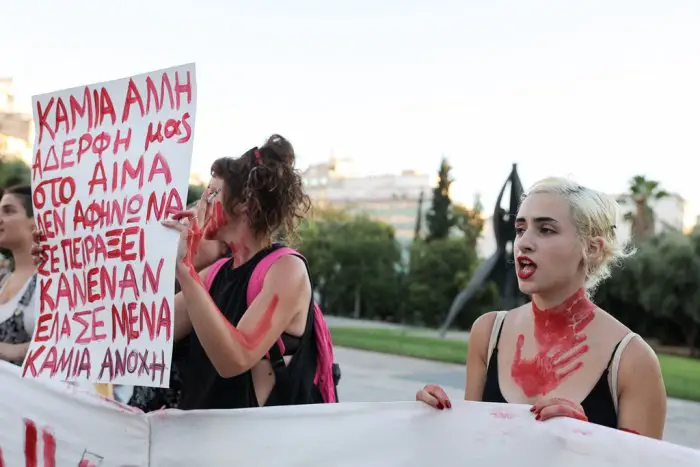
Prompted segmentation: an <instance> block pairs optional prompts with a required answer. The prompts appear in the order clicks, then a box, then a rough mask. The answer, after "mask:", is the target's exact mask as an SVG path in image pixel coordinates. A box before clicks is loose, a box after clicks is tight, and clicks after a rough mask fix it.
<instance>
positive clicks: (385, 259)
mask: <svg viewBox="0 0 700 467" xmlns="http://www.w3.org/2000/svg"><path fill="white" fill-rule="evenodd" d="M299 239H300V242H299V249H300V251H301V252H302V253H304V255H305V256H306V257H307V258H309V264H310V266H311V273H312V281H313V286H314V289H315V290H316V291H317V292H318V293H319V295H320V296H321V303H322V306H323V307H324V308H332V309H333V313H334V314H341V315H351V316H353V317H355V318H359V317H363V318H377V317H380V318H383V319H387V318H390V319H396V318H397V317H398V316H399V315H400V300H399V289H398V287H399V283H400V278H399V274H400V273H399V271H400V268H399V267H398V265H399V261H400V259H401V251H400V248H399V245H398V243H397V241H396V239H395V238H394V229H393V227H391V226H389V225H387V224H384V223H383V222H377V221H373V220H371V219H369V218H368V217H366V216H362V215H360V216H351V215H349V214H348V213H346V212H344V211H333V210H329V211H320V212H318V211H317V212H316V213H315V217H314V219H312V220H307V221H305V222H304V223H303V225H302V227H301V229H300V235H299Z"/></svg>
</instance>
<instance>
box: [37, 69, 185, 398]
mask: <svg viewBox="0 0 700 467" xmlns="http://www.w3.org/2000/svg"><path fill="white" fill-rule="evenodd" d="M196 103H197V83H196V73H195V66H194V64H189V65H183V66H178V67H173V68H168V69H165V70H158V71H153V72H150V73H145V74H142V75H138V76H132V77H129V78H124V79H119V80H115V81H108V82H103V83H96V84H90V85H86V86H81V87H77V88H73V89H66V90H62V91H57V92H53V93H49V94H43V95H39V96H34V97H33V99H32V104H33V108H34V123H35V140H34V157H33V163H32V200H33V203H34V210H35V218H36V223H37V227H38V228H39V229H41V230H42V231H43V232H44V233H45V234H46V236H47V239H46V243H45V254H46V257H47V261H46V262H45V264H44V265H43V266H42V267H40V268H39V276H38V278H39V280H38V283H37V289H36V293H37V299H36V301H35V302H36V307H37V309H36V315H37V316H38V321H37V323H36V327H35V330H34V335H33V339H32V344H31V346H30V348H29V352H28V354H27V357H26V360H25V362H24V365H23V375H24V376H26V377H31V378H38V379H57V380H64V381H90V382H94V383H116V384H124V385H142V386H158V387H166V386H167V385H168V384H169V375H170V360H171V354H172V339H173V329H174V308H173V298H174V284H175V254H174V253H175V251H176V245H177V234H176V233H175V232H173V231H170V230H168V229H166V228H165V227H163V226H162V225H161V223H160V221H161V220H162V219H164V218H166V217H167V216H168V215H169V214H172V213H174V212H177V211H180V210H183V209H184V208H185V204H186V199H187V187H188V180H189V169H190V160H191V156H192V145H193V138H194V128H195V112H196Z"/></svg>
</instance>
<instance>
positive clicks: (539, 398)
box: [416, 178, 666, 439]
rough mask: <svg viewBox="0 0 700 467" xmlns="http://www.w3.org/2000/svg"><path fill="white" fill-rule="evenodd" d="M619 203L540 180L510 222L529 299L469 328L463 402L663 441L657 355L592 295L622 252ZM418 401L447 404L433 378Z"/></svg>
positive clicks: (560, 181) (563, 183)
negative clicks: (518, 408)
mask: <svg viewBox="0 0 700 467" xmlns="http://www.w3.org/2000/svg"><path fill="white" fill-rule="evenodd" d="M617 214H618V206H617V203H616V202H615V200H613V199H612V198H610V197H609V196H607V195H605V194H603V193H599V192H597V191H595V190H592V189H589V188H586V187H583V186H581V185H578V184H576V183H573V182H571V181H569V180H566V179H559V178H549V179H545V180H542V181H540V182H538V183H536V184H535V185H534V186H533V187H532V188H531V189H530V190H529V191H528V192H527V193H526V194H525V196H524V198H523V202H522V205H521V207H520V210H519V212H518V214H517V218H516V220H515V227H516V239H515V244H514V246H513V254H514V259H515V266H516V273H517V276H518V283H519V285H520V290H521V291H522V292H523V293H525V294H527V295H530V296H531V297H532V301H531V302H530V303H527V304H525V305H523V306H521V307H519V308H516V309H514V310H510V311H508V312H505V311H503V312H491V313H487V314H485V315H483V316H481V317H480V318H479V319H478V320H477V321H476V322H475V323H474V325H473V327H472V332H471V336H470V340H469V351H468V354H467V387H466V392H465V399H466V400H471V401H484V402H501V403H518V404H531V405H532V408H531V412H532V413H533V417H534V418H535V419H537V420H541V421H544V420H547V419H550V418H552V417H559V416H564V417H573V418H577V419H580V420H587V421H589V422H591V423H596V424H599V425H604V426H607V427H610V428H617V429H622V430H626V431H630V432H633V433H637V434H641V435H645V436H648V437H651V438H657V439H661V438H662V436H663V432H664V423H665V419H666V391H665V387H664V382H663V378H662V376H661V370H660V366H659V361H658V359H657V357H656V355H655V353H654V351H653V350H652V349H651V348H650V347H649V345H648V344H647V343H646V342H644V340H643V339H641V338H640V337H639V336H638V335H636V334H634V333H633V332H632V331H630V329H628V328H627V327H626V326H625V325H623V324H622V323H620V322H619V321H618V320H616V319H615V318H613V317H612V316H611V315H610V314H608V313H607V312H606V311H605V310H602V309H600V308H598V307H597V306H596V305H595V304H594V303H593V302H591V300H590V298H589V292H590V290H591V289H593V288H594V287H595V286H596V285H597V284H598V283H599V282H600V281H601V280H603V279H605V278H606V277H608V276H609V275H610V267H611V265H612V264H613V263H614V262H615V261H616V260H618V259H620V258H621V257H623V256H625V255H626V254H628V253H626V252H625V249H624V246H623V245H622V244H621V242H620V241H619V239H618V237H617V232H616V225H615V222H616V220H617V218H618V217H617ZM416 399H417V400H421V401H424V402H426V403H428V404H429V405H431V406H433V407H436V408H438V409H443V408H450V407H451V403H450V400H449V398H448V397H447V395H446V394H445V392H444V391H443V390H442V389H441V388H440V387H439V386H437V385H432V384H429V385H427V386H425V387H424V388H423V389H422V390H420V391H418V393H417V394H416Z"/></svg>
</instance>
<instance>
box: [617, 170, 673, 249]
mask: <svg viewBox="0 0 700 467" xmlns="http://www.w3.org/2000/svg"><path fill="white" fill-rule="evenodd" d="M668 196H670V194H669V193H668V192H667V191H666V190H663V189H661V184H660V183H659V182H657V181H655V180H649V179H647V178H646V177H645V176H643V175H636V176H634V177H632V179H631V180H630V182H629V191H628V193H626V194H625V195H623V196H622V197H621V198H620V201H632V203H633V204H634V211H633V212H628V213H626V214H625V221H627V222H628V223H629V224H630V233H631V236H632V241H633V242H635V243H642V242H644V241H646V240H649V239H650V238H651V237H652V236H653V235H654V226H655V216H654V210H653V209H652V208H651V206H650V205H649V202H650V201H653V200H659V199H663V198H666V197H668Z"/></svg>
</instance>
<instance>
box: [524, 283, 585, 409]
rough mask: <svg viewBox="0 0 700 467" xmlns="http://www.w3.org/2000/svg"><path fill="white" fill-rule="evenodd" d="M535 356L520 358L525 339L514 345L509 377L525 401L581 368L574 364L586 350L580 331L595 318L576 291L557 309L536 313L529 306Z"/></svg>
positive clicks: (549, 388) (581, 294)
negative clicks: (526, 398)
mask: <svg viewBox="0 0 700 467" xmlns="http://www.w3.org/2000/svg"><path fill="white" fill-rule="evenodd" d="M532 309H533V314H534V321H535V331H534V337H535V342H536V344H537V353H536V354H535V355H534V357H532V358H523V356H522V350H523V346H524V345H525V336H524V335H523V334H520V335H519V336H518V340H517V342H516V347H515V355H514V357H513V364H512V366H511V377H512V378H513V380H514V381H515V382H516V383H517V384H518V385H519V386H520V387H521V389H522V390H523V392H524V393H525V395H526V396H527V397H535V396H539V395H545V394H547V393H549V392H551V391H552V390H554V389H556V388H557V387H558V386H559V385H560V384H561V382H562V381H564V380H565V379H566V378H568V377H569V376H571V374H573V373H574V372H576V371H577V370H579V369H580V368H581V367H582V366H583V362H581V361H576V360H577V359H579V358H581V357H582V356H583V355H585V354H586V353H587V352H588V350H589V347H588V345H586V344H584V342H585V341H586V339H587V336H586V335H585V334H583V330H584V329H585V328H586V326H588V325H589V324H590V323H591V321H593V318H594V317H595V305H593V303H592V302H591V301H590V300H589V299H588V298H587V297H586V295H585V292H584V291H583V290H579V291H578V292H576V293H575V294H574V295H573V296H571V297H570V298H569V299H567V300H566V301H565V302H564V303H562V304H561V305H559V306H557V307H554V308H551V309H549V310H540V309H538V308H537V306H536V305H535V303H534V302H533V304H532Z"/></svg>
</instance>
